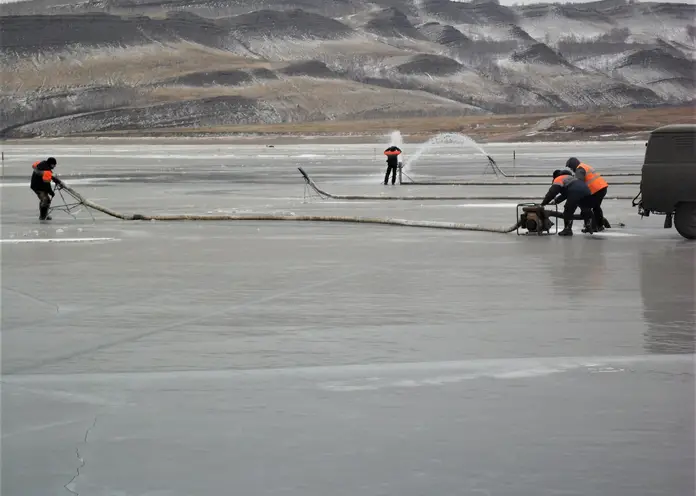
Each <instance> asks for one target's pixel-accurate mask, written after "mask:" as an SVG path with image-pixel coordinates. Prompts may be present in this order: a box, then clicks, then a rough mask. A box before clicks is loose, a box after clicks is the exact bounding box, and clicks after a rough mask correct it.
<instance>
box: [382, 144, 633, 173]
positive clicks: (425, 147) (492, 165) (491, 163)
mask: <svg viewBox="0 0 696 496" xmlns="http://www.w3.org/2000/svg"><path fill="white" fill-rule="evenodd" d="M394 133H398V131H395V132H394ZM394 133H392V135H394ZM399 137H400V134H399ZM443 144H456V145H462V146H465V147H472V148H474V149H476V150H477V151H478V153H480V154H481V155H483V156H484V157H486V160H487V164H486V168H485V169H484V171H483V173H484V174H485V173H486V172H488V170H489V169H490V170H491V171H492V172H493V173H494V174H495V176H496V178H501V179H503V180H505V179H513V180H514V179H517V178H544V179H547V182H540V183H539V182H490V181H489V182H482V181H415V180H413V178H411V177H410V176H409V175H408V174H407V173H406V171H408V172H411V173H413V165H414V164H416V163H417V162H418V160H419V159H420V158H421V156H423V154H424V153H426V152H427V151H429V150H431V149H432V148H433V147H435V146H438V145H443ZM397 146H398V145H397ZM603 175H604V176H607V177H616V176H634V177H638V176H640V174H638V173H630V172H629V173H621V172H615V173H611V172H609V173H606V174H603ZM402 176H406V178H408V182H406V183H404V182H403V180H402ZM548 178H549V174H529V173H528V174H513V175H508V174H507V173H506V172H505V171H504V170H503V169H501V168H500V166H499V165H498V164H497V163H496V161H495V160H494V159H493V157H491V156H490V154H489V153H488V152H486V150H484V149H483V147H482V146H481V145H480V144H478V143H477V142H476V141H475V140H474V139H473V138H471V137H470V136H467V135H465V134H461V133H440V134H438V135H436V136H433V137H432V138H430V139H429V140H428V141H426V142H425V143H423V144H422V145H421V146H420V147H419V148H418V149H417V150H416V152H415V153H414V154H413V155H412V156H411V158H410V159H408V160H407V161H406V162H405V163H404V166H403V167H402V170H400V173H399V184H409V185H414V186H416V185H422V186H487V185H495V186H505V185H510V186H533V185H537V186H538V185H545V184H548ZM612 184H615V185H636V184H638V183H636V182H616V181H613V182H612Z"/></svg>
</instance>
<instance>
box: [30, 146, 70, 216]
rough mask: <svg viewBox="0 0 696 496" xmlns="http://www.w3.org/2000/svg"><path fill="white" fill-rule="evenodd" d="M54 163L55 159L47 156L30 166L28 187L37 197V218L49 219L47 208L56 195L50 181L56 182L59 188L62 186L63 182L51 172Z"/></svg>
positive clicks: (54, 165)
mask: <svg viewBox="0 0 696 496" xmlns="http://www.w3.org/2000/svg"><path fill="white" fill-rule="evenodd" d="M56 165H57V162H56V159H55V158H53V157H48V158H47V159H46V160H42V161H40V162H34V163H33V164H32V166H31V167H32V169H33V170H32V173H31V183H30V185H29V187H30V188H31V189H32V191H33V192H34V193H36V196H38V197H39V220H51V217H50V216H49V215H48V209H49V208H50V207H51V200H53V197H54V196H55V195H56V194H55V192H54V191H53V189H52V188H51V181H53V182H54V183H56V185H57V186H58V187H59V188H60V187H62V186H63V182H62V181H61V180H60V179H59V178H58V177H57V176H56V175H55V174H54V173H53V169H55V167H56Z"/></svg>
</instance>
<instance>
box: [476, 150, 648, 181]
mask: <svg viewBox="0 0 696 496" xmlns="http://www.w3.org/2000/svg"><path fill="white" fill-rule="evenodd" d="M486 158H487V159H488V162H489V164H490V166H491V168H492V169H493V172H495V174H496V175H498V174H500V175H501V176H503V177H507V178H516V177H549V176H548V174H516V173H513V174H511V175H508V174H506V173H505V171H504V170H503V169H501V168H500V166H499V165H498V164H497V163H496V161H495V160H493V157H491V156H490V155H486ZM602 175H603V176H607V177H641V176H642V175H643V174H642V173H640V172H605V173H603V174H602ZM612 184H633V183H615V182H614V181H612Z"/></svg>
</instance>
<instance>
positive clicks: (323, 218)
mask: <svg viewBox="0 0 696 496" xmlns="http://www.w3.org/2000/svg"><path fill="white" fill-rule="evenodd" d="M61 188H62V189H63V190H65V191H66V192H68V193H69V194H71V195H72V196H73V197H75V199H76V200H78V201H79V202H80V203H81V204H82V205H84V206H85V207H88V208H91V209H93V210H96V211H98V212H102V213H104V214H106V215H109V216H111V217H115V218H117V219H122V220H150V221H152V220H154V221H191V220H208V221H304V222H339V223H350V224H382V225H392V226H406V227H420V228H429V229H449V230H455V231H482V232H494V233H502V234H505V233H510V232H512V231H514V230H515V229H517V228H518V226H519V222H516V223H515V224H514V225H512V226H509V227H488V226H481V225H478V224H459V223H456V222H437V221H424V220H407V219H389V218H386V219H385V218H377V217H348V216H346V217H339V216H327V215H278V214H252V215H231V214H216V215H210V214H207V215H205V214H204V215H200V214H172V215H143V214H123V213H121V212H116V211H115V210H112V209H110V208H107V207H104V206H102V205H99V204H98V203H94V202H93V201H91V200H88V199H87V198H84V197H83V196H82V195H80V194H79V193H78V192H77V191H75V190H74V189H72V188H70V187H69V186H68V185H67V184H65V182H62V184H61Z"/></svg>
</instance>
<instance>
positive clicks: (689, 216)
mask: <svg viewBox="0 0 696 496" xmlns="http://www.w3.org/2000/svg"><path fill="white" fill-rule="evenodd" d="M674 227H676V228H677V232H678V233H679V234H681V235H682V236H683V237H684V238H686V239H696V202H682V203H679V204H678V205H677V208H676V210H675V212H674Z"/></svg>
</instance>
